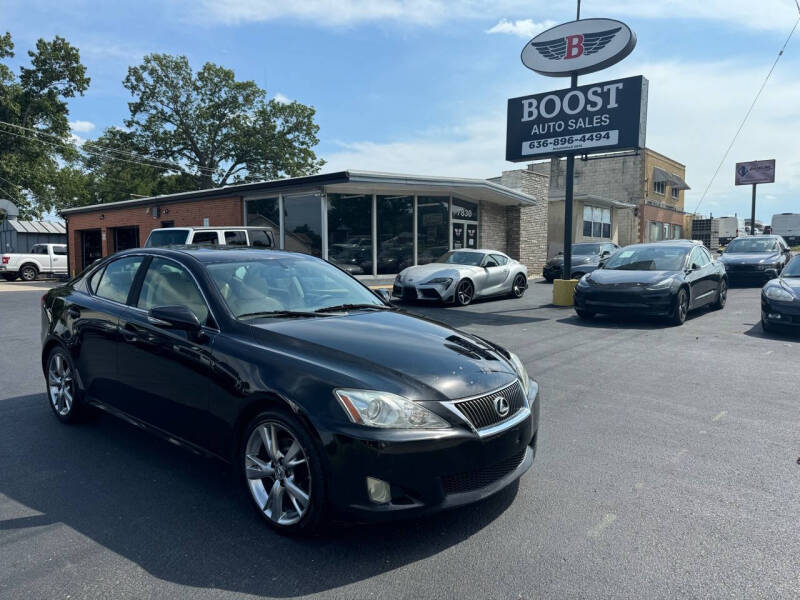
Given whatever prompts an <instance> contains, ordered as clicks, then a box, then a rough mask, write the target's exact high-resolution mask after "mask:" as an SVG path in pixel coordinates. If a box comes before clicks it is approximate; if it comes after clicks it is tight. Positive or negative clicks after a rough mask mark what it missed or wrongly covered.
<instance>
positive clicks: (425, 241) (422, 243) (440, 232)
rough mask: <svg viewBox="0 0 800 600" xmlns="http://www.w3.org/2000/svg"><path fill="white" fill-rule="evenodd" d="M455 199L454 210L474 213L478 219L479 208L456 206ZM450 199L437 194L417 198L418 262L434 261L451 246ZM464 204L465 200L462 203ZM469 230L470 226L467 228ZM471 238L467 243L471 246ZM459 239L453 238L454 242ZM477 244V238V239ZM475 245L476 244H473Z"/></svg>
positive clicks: (474, 217) (462, 212) (474, 216)
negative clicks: (448, 214)
mask: <svg viewBox="0 0 800 600" xmlns="http://www.w3.org/2000/svg"><path fill="white" fill-rule="evenodd" d="M455 202H456V201H455V200H453V212H454V213H455V212H458V213H460V214H464V215H465V218H466V214H467V213H469V214H473V217H471V219H477V215H478V210H477V206H475V205H472V206H475V208H474V209H473V208H464V206H456V204H455ZM448 204H449V199H448V198H446V197H436V196H419V197H418V198H417V254H418V255H419V257H418V259H417V262H418V263H419V264H421V265H424V264H427V263H432V262H433V261H435V260H436V259H437V258H438V257H439V256H441V255H442V252H444V251H446V250H447V249H448V248H449V247H450V238H449V234H448V231H447V228H448V227H449V225H448V223H449V221H448V219H447V210H448V209H447V206H448ZM461 204H462V205H463V204H464V203H463V202H462V203H461ZM467 230H468V231H469V228H467ZM470 239H471V238H469V237H468V239H467V242H466V245H467V246H469V244H470V243H471V242H470ZM457 241H458V240H455V239H454V240H453V244H454V245H455V243H456V242H457ZM475 242H476V245H477V240H475ZM473 247H474V246H473Z"/></svg>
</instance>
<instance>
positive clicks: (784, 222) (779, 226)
mask: <svg viewBox="0 0 800 600" xmlns="http://www.w3.org/2000/svg"><path fill="white" fill-rule="evenodd" d="M772 235H780V236H783V239H785V240H786V241H787V242H788V243H789V244H790V245H794V244H798V243H800V214H797V213H781V214H779V215H772Z"/></svg>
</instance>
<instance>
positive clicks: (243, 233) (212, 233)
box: [144, 227, 277, 248]
mask: <svg viewBox="0 0 800 600" xmlns="http://www.w3.org/2000/svg"><path fill="white" fill-rule="evenodd" d="M188 245H195V246H197V245H199V246H252V247H253V248H276V247H277V244H276V243H275V234H274V233H273V231H272V229H271V228H270V227H165V228H162V229H153V231H151V232H150V235H148V236H147V241H146V242H145V243H144V247H145V248H162V247H164V246H188Z"/></svg>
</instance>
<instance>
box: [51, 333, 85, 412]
mask: <svg viewBox="0 0 800 600" xmlns="http://www.w3.org/2000/svg"><path fill="white" fill-rule="evenodd" d="M45 381H46V384H47V398H48V400H50V408H51V409H52V410H53V414H54V415H55V416H56V418H57V419H58V420H59V421H61V422H62V423H74V422H75V421H76V420H77V419H78V417H79V416H80V413H81V408H82V407H81V404H80V397H79V392H78V386H77V384H76V382H75V366H74V364H73V363H72V359H71V358H70V356H69V354H68V353H67V351H66V350H64V349H63V348H62V347H61V346H56V347H55V348H53V349H52V350H51V351H50V354H49V356H48V357H47V366H46V367H45Z"/></svg>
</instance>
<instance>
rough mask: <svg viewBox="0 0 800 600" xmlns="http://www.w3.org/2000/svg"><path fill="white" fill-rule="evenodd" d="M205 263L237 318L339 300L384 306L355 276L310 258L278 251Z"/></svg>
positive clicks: (337, 303)
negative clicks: (278, 252) (272, 256)
mask: <svg viewBox="0 0 800 600" xmlns="http://www.w3.org/2000/svg"><path fill="white" fill-rule="evenodd" d="M207 268H208V272H209V274H210V275H211V278H212V279H213V280H214V283H215V285H216V286H217V289H219V292H220V294H222V297H223V298H224V300H225V303H226V304H227V305H228V308H230V310H231V312H232V313H233V314H234V316H236V318H248V317H251V316H252V317H256V316H262V315H263V316H269V314H271V313H285V312H295V313H314V312H315V311H318V310H320V309H325V308H329V307H335V306H341V305H365V307H366V308H369V307H370V306H374V307H375V308H385V307H386V304H384V303H383V302H381V300H380V299H379V298H377V297H376V296H375V294H373V293H372V292H370V291H369V290H368V289H367V288H365V287H364V286H363V285H361V284H360V283H359V282H358V281H356V280H354V279H352V278H351V277H349V276H348V275H346V274H344V273H342V272H341V271H340V270H339V269H337V268H336V267H333V266H331V265H329V264H328V263H326V262H324V261H322V260H318V259H314V258H305V257H295V256H277V257H274V258H258V259H253V260H251V259H248V260H235V261H226V262H218V263H212V264H209V265H208V266H207Z"/></svg>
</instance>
